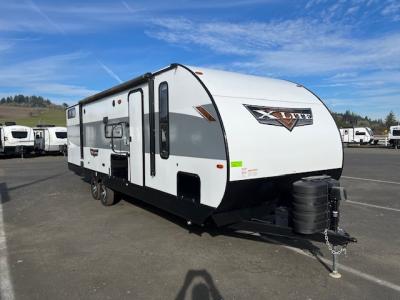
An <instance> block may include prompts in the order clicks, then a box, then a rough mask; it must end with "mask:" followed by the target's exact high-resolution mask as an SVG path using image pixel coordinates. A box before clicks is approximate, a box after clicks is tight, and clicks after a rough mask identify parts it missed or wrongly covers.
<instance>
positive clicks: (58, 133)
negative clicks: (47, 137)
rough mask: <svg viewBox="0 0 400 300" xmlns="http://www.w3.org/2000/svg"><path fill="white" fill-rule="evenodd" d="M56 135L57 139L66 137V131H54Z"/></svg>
mask: <svg viewBox="0 0 400 300" xmlns="http://www.w3.org/2000/svg"><path fill="white" fill-rule="evenodd" d="M56 137H57V138H58V139H66V138H67V133H66V132H62V131H61V132H56Z"/></svg>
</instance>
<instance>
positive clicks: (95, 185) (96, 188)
mask: <svg viewBox="0 0 400 300" xmlns="http://www.w3.org/2000/svg"><path fill="white" fill-rule="evenodd" d="M90 193H91V194H92V197H93V199H95V200H99V199H100V183H99V182H98V180H97V179H96V178H95V177H93V178H92V180H91V181H90Z"/></svg>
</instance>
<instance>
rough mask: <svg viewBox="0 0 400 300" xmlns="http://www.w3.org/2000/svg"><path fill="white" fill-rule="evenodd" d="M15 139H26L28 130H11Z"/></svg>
mask: <svg viewBox="0 0 400 300" xmlns="http://www.w3.org/2000/svg"><path fill="white" fill-rule="evenodd" d="M11 135H12V137H13V138H14V139H25V138H26V137H27V136H28V131H11Z"/></svg>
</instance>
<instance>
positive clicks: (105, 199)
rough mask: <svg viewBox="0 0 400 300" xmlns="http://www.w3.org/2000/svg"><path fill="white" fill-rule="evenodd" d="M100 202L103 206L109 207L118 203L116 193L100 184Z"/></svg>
mask: <svg viewBox="0 0 400 300" xmlns="http://www.w3.org/2000/svg"><path fill="white" fill-rule="evenodd" d="M99 191H100V201H101V204H103V205H104V206H111V205H114V204H115V203H117V202H118V193H116V192H114V191H113V190H112V189H110V188H108V187H106V186H105V185H104V184H100V190H99Z"/></svg>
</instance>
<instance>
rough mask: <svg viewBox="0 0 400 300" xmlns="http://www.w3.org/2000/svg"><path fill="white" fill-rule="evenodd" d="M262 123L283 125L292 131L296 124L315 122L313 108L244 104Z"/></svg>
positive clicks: (302, 124) (303, 124)
mask: <svg viewBox="0 0 400 300" xmlns="http://www.w3.org/2000/svg"><path fill="white" fill-rule="evenodd" d="M243 105H244V106H245V107H246V108H247V109H248V110H249V111H250V113H251V114H252V115H253V116H254V117H255V118H256V119H257V121H258V122H259V123H261V124H267V125H275V126H283V127H285V128H286V129H288V130H289V131H292V130H293V128H294V127H296V126H305V125H311V124H313V115H312V111H311V108H288V107H269V106H258V105H249V104H243Z"/></svg>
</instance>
